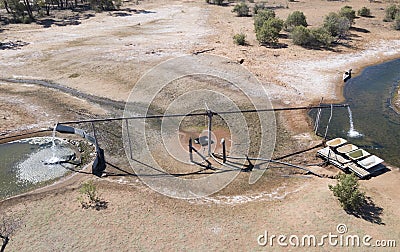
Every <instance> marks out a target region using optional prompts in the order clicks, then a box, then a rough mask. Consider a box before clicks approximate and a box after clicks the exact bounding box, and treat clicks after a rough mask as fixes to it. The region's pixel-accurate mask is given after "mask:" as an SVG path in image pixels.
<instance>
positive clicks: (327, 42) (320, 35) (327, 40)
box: [311, 27, 333, 48]
mask: <svg viewBox="0 0 400 252" xmlns="http://www.w3.org/2000/svg"><path fill="white" fill-rule="evenodd" d="M311 34H312V36H313V37H314V39H315V41H316V42H317V43H316V44H315V45H316V46H322V47H327V48H328V47H330V46H331V44H332V42H333V37H332V36H331V34H329V32H328V31H327V30H326V29H324V28H323V27H321V28H313V29H311Z"/></svg>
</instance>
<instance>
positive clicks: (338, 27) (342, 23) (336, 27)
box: [323, 12, 350, 38]
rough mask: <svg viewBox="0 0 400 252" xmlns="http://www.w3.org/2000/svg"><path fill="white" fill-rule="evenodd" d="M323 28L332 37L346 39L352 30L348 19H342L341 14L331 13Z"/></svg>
mask: <svg viewBox="0 0 400 252" xmlns="http://www.w3.org/2000/svg"><path fill="white" fill-rule="evenodd" d="M323 28H324V29H325V30H326V31H328V32H329V34H330V35H331V36H332V37H339V38H341V37H346V36H347V33H348V31H349V29H350V21H349V20H348V19H347V18H346V17H341V16H339V14H337V13H335V12H331V13H329V14H328V15H327V16H326V17H325V19H324V24H323Z"/></svg>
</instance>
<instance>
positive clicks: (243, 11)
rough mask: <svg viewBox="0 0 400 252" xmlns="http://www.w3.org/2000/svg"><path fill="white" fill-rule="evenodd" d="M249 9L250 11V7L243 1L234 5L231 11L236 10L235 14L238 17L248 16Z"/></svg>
mask: <svg viewBox="0 0 400 252" xmlns="http://www.w3.org/2000/svg"><path fill="white" fill-rule="evenodd" d="M249 11H250V8H249V6H247V4H245V3H240V4H237V5H235V7H234V8H233V10H232V12H236V15H237V16H238V17H247V16H249Z"/></svg>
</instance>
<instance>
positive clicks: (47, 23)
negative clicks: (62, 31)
mask: <svg viewBox="0 0 400 252" xmlns="http://www.w3.org/2000/svg"><path fill="white" fill-rule="evenodd" d="M94 16H95V15H94V14H92V13H85V14H76V15H73V16H71V17H68V18H66V19H62V20H57V19H53V18H45V19H38V20H36V24H38V25H42V26H43V28H49V27H51V26H52V25H56V26H68V25H80V24H81V21H80V20H85V19H89V18H91V17H94Z"/></svg>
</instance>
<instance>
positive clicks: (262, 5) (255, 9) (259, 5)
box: [253, 3, 267, 15]
mask: <svg viewBox="0 0 400 252" xmlns="http://www.w3.org/2000/svg"><path fill="white" fill-rule="evenodd" d="M266 8H267V7H266V6H265V3H256V4H255V5H254V7H253V13H254V15H256V14H258V12H259V11H261V10H264V9H266Z"/></svg>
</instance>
